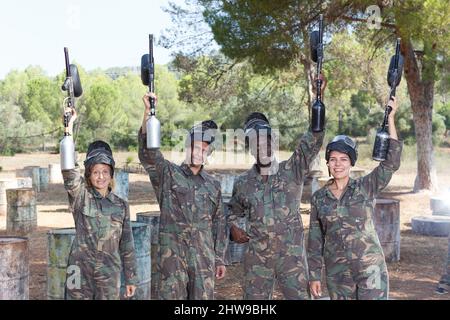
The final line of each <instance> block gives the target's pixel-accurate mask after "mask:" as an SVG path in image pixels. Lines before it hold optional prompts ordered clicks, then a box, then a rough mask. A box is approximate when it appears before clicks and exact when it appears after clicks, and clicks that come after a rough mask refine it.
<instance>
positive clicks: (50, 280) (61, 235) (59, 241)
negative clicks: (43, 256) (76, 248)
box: [47, 228, 76, 300]
mask: <svg viewBox="0 0 450 320" xmlns="http://www.w3.org/2000/svg"><path fill="white" fill-rule="evenodd" d="M75 235H76V232H75V228H64V229H55V230H50V231H48V232H47V241H48V245H47V299H48V300H64V291H65V283H66V272H67V264H68V262H69V255H70V250H71V248H72V243H73V241H74V240H75Z"/></svg>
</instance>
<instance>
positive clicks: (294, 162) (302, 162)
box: [286, 128, 325, 184]
mask: <svg viewBox="0 0 450 320" xmlns="http://www.w3.org/2000/svg"><path fill="white" fill-rule="evenodd" d="M324 136H325V130H324V131H322V132H318V133H314V132H312V131H311V128H310V129H309V130H308V131H307V132H305V133H304V134H303V136H302V137H301V138H300V142H299V144H298V146H297V148H295V151H294V153H293V154H292V156H291V157H290V158H289V160H288V161H287V163H286V168H290V169H291V170H292V172H293V177H294V178H295V179H296V181H297V183H299V184H300V183H302V181H303V179H304V177H305V176H306V175H307V174H308V172H309V167H310V165H311V162H312V161H313V160H314V158H315V157H316V156H317V154H318V153H319V151H320V148H321V146H322V143H323V138H324Z"/></svg>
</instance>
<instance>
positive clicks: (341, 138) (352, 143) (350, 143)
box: [330, 134, 356, 151]
mask: <svg viewBox="0 0 450 320" xmlns="http://www.w3.org/2000/svg"><path fill="white" fill-rule="evenodd" d="M338 141H341V142H344V143H345V144H346V145H348V146H349V147H350V148H352V149H354V150H355V151H356V143H355V141H353V140H352V139H350V138H349V137H348V136H346V135H343V134H340V135H338V136H336V137H334V138H333V140H331V142H330V143H333V142H338Z"/></svg>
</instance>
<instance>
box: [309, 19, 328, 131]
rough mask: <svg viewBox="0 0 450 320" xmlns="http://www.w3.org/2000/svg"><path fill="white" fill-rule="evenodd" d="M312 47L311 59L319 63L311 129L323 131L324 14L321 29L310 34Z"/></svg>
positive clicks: (320, 23) (320, 21)
mask: <svg viewBox="0 0 450 320" xmlns="http://www.w3.org/2000/svg"><path fill="white" fill-rule="evenodd" d="M309 43H310V48H311V59H312V60H313V61H314V62H315V63H316V65H317V82H316V100H315V101H314V103H313V105H312V108H311V129H312V131H313V132H321V131H323V129H324V123H325V105H324V104H323V102H322V100H321V99H322V97H321V96H322V92H321V86H322V80H320V79H319V75H320V74H321V73H322V60H323V15H322V14H321V15H320V17H319V30H315V31H313V32H311V33H310V35H309Z"/></svg>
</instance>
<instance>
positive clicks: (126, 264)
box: [119, 203, 138, 285]
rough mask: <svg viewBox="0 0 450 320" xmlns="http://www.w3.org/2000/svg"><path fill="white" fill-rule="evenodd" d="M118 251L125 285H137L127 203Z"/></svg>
mask: <svg viewBox="0 0 450 320" xmlns="http://www.w3.org/2000/svg"><path fill="white" fill-rule="evenodd" d="M119 251H120V258H121V259H122V265H123V270H124V275H125V284H126V285H137V283H138V279H137V265H136V254H135V250H134V239H133V231H132V229H131V222H130V207H129V205H128V203H126V204H125V218H124V220H123V227H122V237H121V239H120V244H119Z"/></svg>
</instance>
